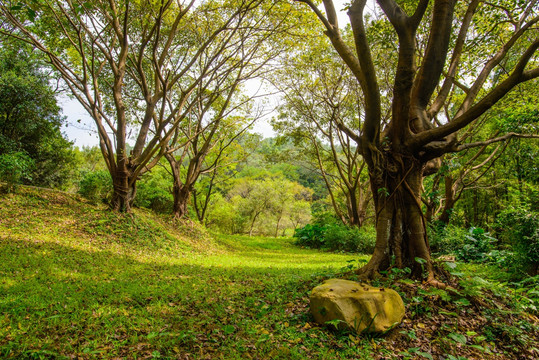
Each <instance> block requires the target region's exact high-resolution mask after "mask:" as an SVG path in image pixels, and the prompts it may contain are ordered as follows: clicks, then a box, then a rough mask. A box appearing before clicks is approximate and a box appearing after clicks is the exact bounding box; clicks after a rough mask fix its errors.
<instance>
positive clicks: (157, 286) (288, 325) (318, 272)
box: [0, 192, 370, 359]
mask: <svg viewBox="0 0 539 360" xmlns="http://www.w3.org/2000/svg"><path fill="white" fill-rule="evenodd" d="M0 202H1V203H0V209H1V210H0V212H1V213H0V219H1V220H0V259H2V261H1V263H0V314H1V317H0V357H2V358H6V357H7V358H10V357H11V358H62V357H66V358H74V357H83V358H116V357H126V358H148V357H149V358H159V357H163V358H212V359H213V358H226V359H233V358H271V357H286V358H304V357H306V356H308V357H317V358H323V357H328V358H336V357H337V358H338V357H342V358H350V357H362V356H366V355H367V354H369V351H370V345H369V342H368V341H366V340H360V339H359V338H356V337H351V338H352V340H351V339H350V338H349V337H348V336H346V337H343V336H341V337H338V336H335V335H333V334H331V333H327V332H326V331H322V330H321V329H314V330H313V329H312V328H313V327H315V326H314V324H311V323H310V322H309V321H310V320H311V319H310V317H309V315H308V309H307V301H308V293H309V291H310V289H311V288H312V286H314V285H315V284H317V283H319V282H320V281H321V279H322V278H323V277H328V276H331V274H333V273H335V272H336V271H339V270H340V269H341V268H342V267H343V266H346V265H347V261H348V260H351V259H357V258H358V256H357V255H350V254H331V253H323V252H319V251H314V250H306V249H299V248H297V247H295V246H293V245H292V240H291V239H284V238H277V239H268V238H257V237H253V238H249V237H238V236H209V235H208V234H206V233H204V232H203V231H202V230H201V229H198V228H196V227H192V226H191V225H181V224H170V223H168V219H166V218H162V219H159V218H155V217H153V216H152V215H151V214H149V213H147V212H142V211H138V212H136V213H135V215H134V216H121V215H114V214H110V213H108V212H106V211H103V209H102V208H100V207H95V206H91V205H89V204H85V203H83V202H80V201H79V200H77V199H73V198H71V197H70V196H68V195H61V194H54V193H50V194H48V193H42V194H39V193H37V192H31V193H29V194H26V195H25V196H20V195H3V196H2V198H1V200H0ZM351 341H354V342H359V341H361V342H362V344H364V345H365V346H359V347H356V346H353V347H350V346H348V345H349V343H350V342H351ZM321 343H323V344H324V345H323V346H320V345H321ZM337 350H338V351H337Z"/></svg>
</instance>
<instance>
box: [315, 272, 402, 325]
mask: <svg viewBox="0 0 539 360" xmlns="http://www.w3.org/2000/svg"><path fill="white" fill-rule="evenodd" d="M310 303H311V313H312V314H313V316H314V318H315V320H316V322H318V323H319V324H325V323H326V322H328V321H332V320H341V322H339V326H340V328H343V327H349V328H351V329H354V330H355V331H357V332H358V333H359V332H362V331H365V332H375V333H383V332H385V331H387V330H389V329H391V328H393V327H394V326H395V325H398V324H400V322H401V321H402V318H403V317H404V303H403V302H402V299H401V297H400V295H399V294H398V293H397V292H396V291H394V290H391V289H384V288H376V287H372V286H369V285H365V284H360V283H357V282H355V281H349V280H339V279H330V280H327V281H326V282H324V283H323V284H322V285H319V286H317V287H315V288H314V289H313V291H312V292H311V298H310Z"/></svg>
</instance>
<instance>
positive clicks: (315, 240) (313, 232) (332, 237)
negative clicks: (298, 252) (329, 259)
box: [294, 223, 376, 254]
mask: <svg viewBox="0 0 539 360" xmlns="http://www.w3.org/2000/svg"><path fill="white" fill-rule="evenodd" d="M294 237H295V238H296V244H297V245H299V246H305V247H309V248H313V249H326V250H331V251H345V252H357V253H362V254H370V253H372V252H373V251H374V244H375V243H376V232H375V230H374V228H372V227H363V228H361V229H358V228H357V227H349V226H346V225H342V224H338V223H335V224H326V225H321V224H317V223H315V224H312V225H311V224H308V225H306V226H304V227H303V228H300V229H297V230H296V233H295V234H294Z"/></svg>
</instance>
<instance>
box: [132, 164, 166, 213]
mask: <svg viewBox="0 0 539 360" xmlns="http://www.w3.org/2000/svg"><path fill="white" fill-rule="evenodd" d="M171 187H172V181H171V179H170V175H169V174H168V173H167V172H166V171H165V170H164V169H162V168H155V169H153V170H152V171H151V172H149V173H148V174H146V175H144V176H143V178H142V179H141V180H139V181H138V182H137V195H136V197H135V201H134V205H135V206H138V207H145V208H148V209H152V210H153V211H155V212H158V213H170V212H172V207H173V204H174V198H173V196H172V193H171V191H170V188H171Z"/></svg>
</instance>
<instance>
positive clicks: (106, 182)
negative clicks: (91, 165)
mask: <svg viewBox="0 0 539 360" xmlns="http://www.w3.org/2000/svg"><path fill="white" fill-rule="evenodd" d="M112 190H113V187H112V178H111V177H110V174H109V173H108V171H104V170H98V171H89V172H86V173H84V174H83V175H82V179H81V181H80V183H79V194H81V195H82V196H84V197H85V198H87V199H88V200H90V201H93V202H109V201H110V200H111V198H112Z"/></svg>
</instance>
